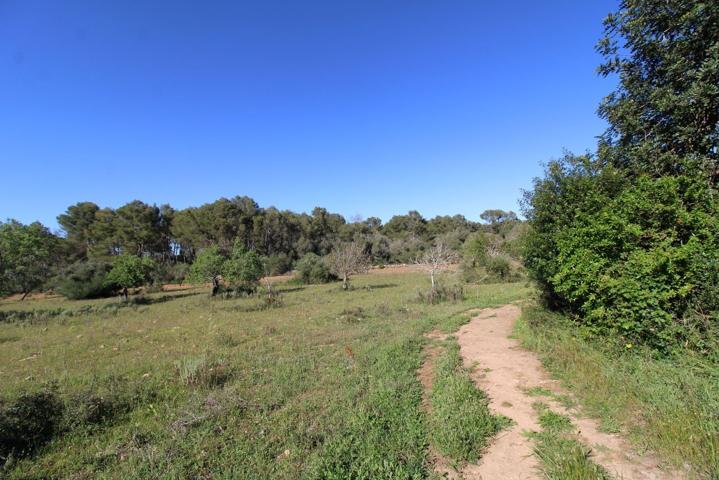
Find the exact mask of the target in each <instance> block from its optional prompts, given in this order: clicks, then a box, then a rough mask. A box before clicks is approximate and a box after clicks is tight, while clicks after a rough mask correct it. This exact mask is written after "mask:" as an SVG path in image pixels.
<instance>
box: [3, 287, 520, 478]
mask: <svg viewBox="0 0 719 480" xmlns="http://www.w3.org/2000/svg"><path fill="white" fill-rule="evenodd" d="M427 283H428V279H427V277H426V276H425V275H421V274H419V273H381V274H369V275H362V276H358V277H357V278H356V280H354V281H353V283H352V287H353V288H352V290H351V291H349V292H344V291H342V290H341V289H340V287H339V285H338V284H337V283H333V284H328V285H307V286H300V285H292V284H278V285H277V290H278V291H279V292H281V305H279V306H275V307H272V308H267V307H266V306H265V305H264V303H263V302H261V301H260V300H258V299H257V298H236V299H212V298H210V297H209V294H208V293H209V292H208V290H207V289H206V288H194V289H190V290H180V291H176V292H162V293H153V294H146V295H144V296H142V297H141V298H137V297H136V298H135V300H134V301H131V302H130V304H129V305H127V306H125V305H123V304H121V303H119V302H118V300H117V299H103V300H85V301H70V300H65V299H59V298H48V299H40V300H26V301H24V302H19V301H12V302H10V301H7V300H6V301H4V302H3V303H2V304H1V306H0V315H2V323H0V342H1V344H2V348H1V349H0V365H2V367H0V381H1V382H2V385H3V388H2V389H3V394H4V396H5V397H6V399H10V398H18V397H20V396H22V395H27V394H29V393H38V392H52V398H53V399H59V401H60V402H62V404H63V405H62V406H61V407H60V406H57V405H53V401H50V400H47V398H46V397H42V398H44V399H45V401H44V402H41V401H36V402H34V403H32V405H33V407H34V408H37V409H43V408H45V409H48V410H53V409H55V410H57V411H56V412H55V414H54V415H55V417H57V418H56V419H55V420H53V421H54V422H55V424H54V425H52V426H50V427H49V428H48V429H47V430H46V434H47V440H48V441H49V442H48V443H46V444H45V445H44V446H41V447H40V449H39V450H38V451H37V452H35V453H34V454H33V455H30V456H29V457H27V458H25V459H10V460H9V461H8V462H7V464H6V465H5V467H4V470H3V474H4V475H5V476H7V478H48V477H53V478H160V477H162V478H188V477H192V478H210V477H212V478H287V479H294V478H320V477H321V478H349V477H364V478H390V477H391V478H424V477H426V476H427V475H428V470H427V468H428V465H427V459H426V448H427V445H428V431H427V422H426V419H425V415H424V413H423V411H422V409H421V406H420V403H421V386H420V383H419V380H418V378H417V376H416V370H417V369H418V368H419V366H420V364H421V360H422V345H423V344H424V343H425V341H426V340H425V339H424V338H423V334H424V333H425V332H428V331H430V330H432V329H434V328H440V329H444V330H446V331H454V330H456V328H457V327H458V326H459V325H460V324H461V323H463V322H464V321H466V320H467V318H468V317H467V316H466V315H462V313H463V312H464V311H467V310H468V309H471V308H474V307H484V306H494V305H502V304H506V303H508V302H512V301H517V300H522V299H525V298H527V297H528V296H529V295H530V292H531V290H530V289H529V288H528V287H527V286H525V285H524V284H517V283H515V284H496V285H482V286H469V287H467V288H466V299H465V300H464V301H461V302H458V303H442V304H439V305H427V304H424V303H419V302H418V301H417V300H416V295H417V290H418V289H419V288H420V287H422V288H425V287H426V286H427V285H426V284H427ZM35 413H41V414H42V415H43V416H44V417H46V418H50V419H52V418H54V417H53V415H52V414H50V413H51V412H49V411H39V412H35Z"/></svg>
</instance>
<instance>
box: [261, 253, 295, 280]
mask: <svg viewBox="0 0 719 480" xmlns="http://www.w3.org/2000/svg"><path fill="white" fill-rule="evenodd" d="M263 263H264V266H265V272H267V274H268V275H283V274H285V273H287V272H289V271H290V270H292V259H291V258H290V256H289V255H287V254H286V253H278V254H276V255H270V256H268V257H264V259H263Z"/></svg>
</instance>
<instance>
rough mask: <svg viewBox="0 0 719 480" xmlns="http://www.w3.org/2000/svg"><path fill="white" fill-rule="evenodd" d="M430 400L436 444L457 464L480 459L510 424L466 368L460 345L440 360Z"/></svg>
mask: <svg viewBox="0 0 719 480" xmlns="http://www.w3.org/2000/svg"><path fill="white" fill-rule="evenodd" d="M430 401H431V406H432V411H431V415H430V425H431V434H430V435H431V439H432V443H433V445H434V446H435V448H437V450H438V451H439V452H440V453H442V454H443V455H445V456H447V457H449V458H450V459H452V460H454V461H457V462H466V461H475V460H477V459H478V458H479V456H480V455H481V453H482V450H483V449H484V448H485V447H486V446H487V444H488V442H489V439H490V438H491V437H492V436H494V435H495V434H496V433H497V432H499V431H500V430H501V429H502V428H504V427H505V426H507V425H508V423H509V420H508V419H506V418H504V417H500V416H496V415H492V413H491V412H490V411H489V407H488V401H487V397H486V396H485V395H484V393H483V392H482V391H481V390H479V389H477V388H476V387H475V385H474V382H473V381H472V379H471V378H470V376H469V374H468V372H467V371H466V370H465V369H464V368H463V367H462V360H461V358H460V356H459V345H457V343H456V342H453V343H451V344H450V345H449V346H448V347H447V350H446V351H445V352H444V354H442V355H441V356H440V357H438V359H437V362H436V364H435V376H434V383H433V385H432V392H431V394H430Z"/></svg>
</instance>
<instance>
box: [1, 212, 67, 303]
mask: <svg viewBox="0 0 719 480" xmlns="http://www.w3.org/2000/svg"><path fill="white" fill-rule="evenodd" d="M58 252H59V239H58V238H57V237H56V236H55V235H53V234H52V233H50V231H49V230H48V229H47V228H46V227H44V226H43V225H42V224H41V223H39V222H35V223H31V224H30V225H23V224H21V223H20V222H18V221H16V220H9V221H8V222H6V223H1V222H0V293H15V292H18V293H22V299H23V300H24V299H25V297H27V295H28V294H29V293H30V292H32V291H33V290H35V289H37V288H38V287H40V286H41V285H42V284H43V283H44V282H45V281H46V280H47V279H48V278H49V276H50V273H51V272H52V270H51V266H52V265H53V264H55V263H56V261H57V259H58Z"/></svg>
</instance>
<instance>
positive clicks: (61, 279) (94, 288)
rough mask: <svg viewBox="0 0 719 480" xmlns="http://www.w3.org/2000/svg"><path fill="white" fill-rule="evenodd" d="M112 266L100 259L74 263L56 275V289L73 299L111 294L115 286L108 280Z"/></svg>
mask: <svg viewBox="0 0 719 480" xmlns="http://www.w3.org/2000/svg"><path fill="white" fill-rule="evenodd" d="M110 268H111V267H110V264H108V263H105V262H99V261H88V262H76V263H73V264H72V265H69V266H68V267H67V268H65V269H64V270H63V271H62V272H61V273H60V274H59V275H58V276H57V277H56V279H55V281H54V282H53V283H54V285H55V291H56V292H57V293H59V294H60V295H63V296H65V297H67V298H69V299H72V300H79V299H84V298H101V297H108V296H111V295H112V293H113V287H112V286H111V285H108V284H107V282H106V276H107V273H108V272H109V271H110Z"/></svg>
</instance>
